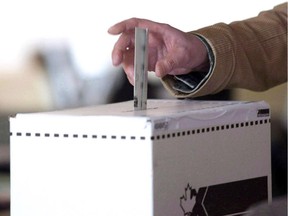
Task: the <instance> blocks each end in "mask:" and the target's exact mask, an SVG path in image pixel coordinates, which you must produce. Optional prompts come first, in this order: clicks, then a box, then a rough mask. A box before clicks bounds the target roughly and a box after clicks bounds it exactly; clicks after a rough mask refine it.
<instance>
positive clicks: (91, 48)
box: [0, 0, 287, 216]
mask: <svg viewBox="0 0 288 216" xmlns="http://www.w3.org/2000/svg"><path fill="white" fill-rule="evenodd" d="M281 2H282V1H279V0H263V1H261V3H259V1H250V2H249V6H248V5H247V4H245V3H243V1H224V0H218V1H212V0H203V1H188V0H182V1H178V2H177V3H173V4H171V1H170V2H167V1H166V2H165V1H155V0H154V1H152V0H146V1H142V2H141V3H140V4H139V3H138V2H137V1H132V0H123V1H116V0H106V1H104V2H103V1H102V2H101V4H100V3H99V2H97V1H88V0H81V1H80V0H73V1H68V0H57V1H56V0H9V1H0V29H1V34H0V216H7V215H9V214H10V213H9V212H10V211H9V207H10V201H9V200H10V168H9V166H10V163H9V159H10V152H9V116H11V115H14V114H16V113H24V112H25V113H26V112H42V111H48V110H59V109H66V108H72V107H81V106H90V105H98V104H105V103H113V102H118V101H124V100H132V98H133V87H132V86H131V85H130V84H129V83H128V81H127V80H126V77H125V75H124V73H123V71H122V69H121V68H120V67H118V68H117V67H113V66H112V63H111V51H112V48H113V45H114V42H115V41H116V40H117V36H111V35H109V34H108V33H107V29H108V28H109V27H110V26H111V25H113V24H115V23H116V22H119V21H121V20H123V19H126V18H130V17H140V18H147V19H152V20H155V21H158V22H163V23H169V24H170V25H172V26H174V27H176V28H179V29H181V30H183V31H190V30H195V29H198V28H201V27H204V26H207V25H212V24H214V23H217V22H225V23H229V22H232V21H236V20H242V19H245V18H249V17H252V16H256V15H257V14H258V13H259V12H260V11H262V10H268V9H270V8H272V7H273V6H275V5H276V4H278V3H281ZM148 97H149V98H171V96H170V95H168V93H167V92H166V91H165V90H164V88H163V87H162V85H161V83H160V81H159V80H158V79H157V78H156V77H154V76H153V74H152V73H150V74H149V92H148ZM199 99H213V100H214V99H215V100H218V99H219V100H223V99H224V100H266V101H267V102H268V103H269V104H270V105H271V109H272V162H273V166H272V168H273V170H272V171H273V196H274V197H276V196H282V195H285V194H286V192H287V185H286V184H287V85H286V84H283V85H281V86H278V87H276V88H273V89H271V90H269V91H266V92H262V93H255V92H250V91H246V90H233V91H224V92H221V93H219V94H218V95H216V96H213V97H210V96H209V97H203V98H199Z"/></svg>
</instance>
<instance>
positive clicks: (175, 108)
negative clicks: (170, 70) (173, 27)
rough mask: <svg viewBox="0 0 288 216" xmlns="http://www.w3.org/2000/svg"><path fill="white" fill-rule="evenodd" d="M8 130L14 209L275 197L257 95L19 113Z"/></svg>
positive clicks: (242, 207)
mask: <svg viewBox="0 0 288 216" xmlns="http://www.w3.org/2000/svg"><path fill="white" fill-rule="evenodd" d="M10 130H11V141H10V142H11V213H12V215H15V216H20V215H21V216H24V215H25V216H26V215H27V216H28V215H29V216H34V215H35V216H39V215H47V216H48V215H54V216H55V215H59V216H60V215H61V216H65V215H67V216H68V215H69V216H71V215H87V216H89V215H91V216H92V215H101V216H105V215H107V216H108V215H123V216H124V215H125V216H129V215H131V216H132V215H133V216H135V215H140V216H142V215H143V216H144V215H145V216H149V215H151V216H152V215H153V216H162V215H163V216H164V215H185V214H186V215H187V214H188V213H189V212H190V213H191V214H192V213H193V214H195V215H197V214H198V215H215V214H216V213H217V214H216V215H232V214H233V215H237V214H240V213H243V212H245V211H246V209H247V208H248V207H249V206H250V205H251V204H254V203H255V202H259V201H262V200H267V201H271V158H270V112H269V106H268V105H267V104H266V103H265V102H263V101H261V102H241V101H193V100H148V103H147V110H140V111H134V110H133V101H127V102H122V103H116V104H108V105H101V106H95V107H85V108H79V109H73V110H62V111H56V112H47V113H33V114H18V115H17V116H16V117H14V118H11V119H10ZM216 197H217V198H216ZM193 214H192V215H193Z"/></svg>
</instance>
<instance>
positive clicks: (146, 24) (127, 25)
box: [108, 18, 162, 35]
mask: <svg viewBox="0 0 288 216" xmlns="http://www.w3.org/2000/svg"><path fill="white" fill-rule="evenodd" d="M159 24H160V25H162V24H161V23H156V22H153V21H150V20H147V19H139V18H130V19H127V20H124V21H122V22H119V23H117V24H115V25H113V26H111V27H110V28H109V29H108V32H109V33H110V34H113V35H117V34H121V33H122V32H125V31H129V30H134V29H135V27H140V28H148V29H149V31H160V30H161V28H159Z"/></svg>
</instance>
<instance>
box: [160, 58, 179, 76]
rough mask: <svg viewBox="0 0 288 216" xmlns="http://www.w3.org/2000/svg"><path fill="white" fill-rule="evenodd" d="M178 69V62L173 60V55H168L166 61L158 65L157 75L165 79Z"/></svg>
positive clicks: (163, 60) (161, 61)
mask: <svg viewBox="0 0 288 216" xmlns="http://www.w3.org/2000/svg"><path fill="white" fill-rule="evenodd" d="M177 67H178V63H177V62H176V59H175V58H173V57H172V56H171V55H167V56H166V57H165V58H164V59H162V60H160V61H158V62H157V63H156V66H155V74H156V76H158V77H163V76H165V75H167V74H169V73H170V72H171V71H173V69H175V68H177Z"/></svg>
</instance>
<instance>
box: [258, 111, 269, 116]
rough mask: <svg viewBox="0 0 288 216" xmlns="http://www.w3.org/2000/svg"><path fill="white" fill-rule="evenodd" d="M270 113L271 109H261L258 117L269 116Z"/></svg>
mask: <svg viewBox="0 0 288 216" xmlns="http://www.w3.org/2000/svg"><path fill="white" fill-rule="evenodd" d="M269 115H270V110H269V109H259V110H258V112H257V117H267V116H269Z"/></svg>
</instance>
